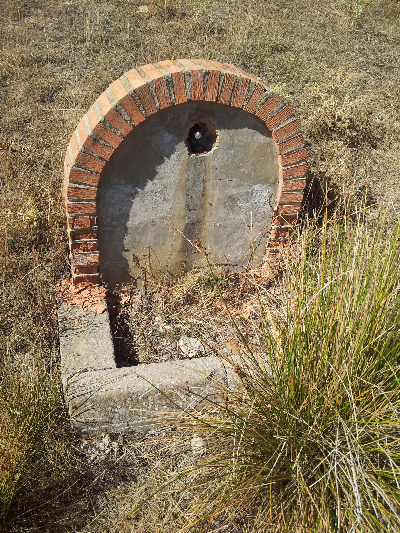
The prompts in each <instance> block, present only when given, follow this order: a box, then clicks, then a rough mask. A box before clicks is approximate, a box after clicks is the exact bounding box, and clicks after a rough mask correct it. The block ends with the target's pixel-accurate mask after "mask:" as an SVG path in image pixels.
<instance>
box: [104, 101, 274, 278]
mask: <svg viewBox="0 0 400 533" xmlns="http://www.w3.org/2000/svg"><path fill="white" fill-rule="evenodd" d="M207 120H213V121H214V122H215V124H216V127H217V130H218V131H219V133H218V140H217V143H216V146H215V148H214V149H213V150H212V151H210V152H208V153H207V154H202V155H189V151H188V148H187V145H186V144H185V135H186V133H187V131H188V128H189V127H190V126H191V125H192V124H194V123H195V122H197V121H207ZM278 174H279V170H278V158H277V154H276V151H275V146H274V141H273V140H272V138H271V134H270V132H269V130H268V129H267V128H266V126H265V124H264V123H263V122H261V120H259V119H258V118H257V117H256V116H254V115H250V114H248V113H246V112H245V111H243V110H241V109H237V108H233V107H230V106H226V105H222V104H216V103H209V102H188V103H186V104H181V105H179V106H176V107H171V108H168V109H165V110H163V111H159V112H158V113H156V114H155V115H152V116H150V117H149V118H147V120H146V121H145V122H143V123H141V124H140V125H138V126H137V127H136V128H134V130H133V131H132V132H131V133H130V134H129V135H128V136H127V138H126V139H125V140H124V142H123V143H121V145H120V146H119V147H118V148H117V149H116V150H115V152H114V154H113V155H112V156H111V158H110V160H109V161H108V163H107V165H106V166H105V168H104V170H103V172H102V175H101V178H100V182H99V190H98V197H97V198H98V200H97V202H98V203H97V212H98V225H99V252H100V273H101V274H102V277H103V281H104V282H105V283H107V284H109V285H110V286H115V285H116V284H122V283H125V282H128V281H129V280H130V279H131V278H132V277H138V276H140V273H141V271H140V269H139V268H138V266H137V264H138V262H139V263H140V264H142V265H145V264H146V263H148V262H149V261H150V262H151V264H152V266H153V267H155V268H157V269H160V270H167V271H170V272H173V273H177V272H179V271H180V270H182V269H188V268H190V267H193V266H195V265H197V264H204V256H202V255H201V254H198V253H192V252H193V251H194V248H193V247H192V246H191V245H190V243H188V242H187V240H186V239H185V237H186V238H187V239H189V240H191V241H193V240H197V239H198V240H200V241H201V243H202V244H203V246H205V248H206V249H207V250H208V251H209V252H210V257H211V259H212V261H215V262H218V263H225V262H228V263H234V264H240V265H243V264H246V263H247V262H248V260H249V259H250V256H251V253H252V248H253V249H254V247H252V238H254V239H255V241H256V242H257V244H258V246H259V253H260V254H261V255H262V253H263V251H264V249H265V244H266V239H267V236H268V232H269V228H270V221H271V216H272V210H273V207H274V205H275V203H276V197H277V192H278ZM249 230H250V231H249Z"/></svg>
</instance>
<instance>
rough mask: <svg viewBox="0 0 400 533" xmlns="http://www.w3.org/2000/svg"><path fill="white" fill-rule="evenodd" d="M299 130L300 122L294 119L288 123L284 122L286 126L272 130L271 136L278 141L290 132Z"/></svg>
mask: <svg viewBox="0 0 400 533" xmlns="http://www.w3.org/2000/svg"><path fill="white" fill-rule="evenodd" d="M299 130H300V122H299V121H298V120H297V119H296V120H293V121H292V122H289V124H286V126H282V128H279V129H278V130H274V131H273V132H272V138H273V139H274V141H276V142H279V141H280V140H282V139H284V138H285V137H287V136H288V135H291V134H292V133H296V132H297V131H299Z"/></svg>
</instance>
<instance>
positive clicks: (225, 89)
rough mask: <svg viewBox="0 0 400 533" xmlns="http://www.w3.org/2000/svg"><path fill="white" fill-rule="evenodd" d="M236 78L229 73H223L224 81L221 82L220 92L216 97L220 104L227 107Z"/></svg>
mask: <svg viewBox="0 0 400 533" xmlns="http://www.w3.org/2000/svg"><path fill="white" fill-rule="evenodd" d="M235 79H236V76H235V74H233V73H231V72H225V73H224V80H223V82H222V87H221V92H220V94H219V97H218V102H219V103H220V104H225V105H229V102H230V101H231V96H232V90H233V86H234V84H235Z"/></svg>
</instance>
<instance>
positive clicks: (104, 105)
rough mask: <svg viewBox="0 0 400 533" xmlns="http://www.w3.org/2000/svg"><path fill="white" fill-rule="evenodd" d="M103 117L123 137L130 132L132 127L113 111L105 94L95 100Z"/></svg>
mask: <svg viewBox="0 0 400 533" xmlns="http://www.w3.org/2000/svg"><path fill="white" fill-rule="evenodd" d="M97 103H98V104H99V107H100V111H101V113H102V115H103V117H104V118H105V119H106V120H107V122H109V123H110V124H111V125H112V126H114V128H115V129H116V130H118V131H119V132H120V133H121V134H122V135H123V136H124V137H126V136H127V135H128V133H130V132H131V131H132V129H133V128H132V126H131V125H130V124H129V123H128V122H126V120H125V119H123V118H122V117H121V115H120V114H119V113H118V112H117V111H116V110H115V109H114V107H113V105H112V104H111V102H110V99H109V98H108V96H107V94H106V93H105V92H104V93H102V94H101V95H100V96H99V97H98V98H97Z"/></svg>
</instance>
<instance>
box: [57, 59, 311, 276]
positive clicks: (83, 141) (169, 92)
mask: <svg viewBox="0 0 400 533" xmlns="http://www.w3.org/2000/svg"><path fill="white" fill-rule="evenodd" d="M187 101H206V102H217V103H220V104H225V105H231V106H233V107H237V108H241V109H243V110H244V111H246V112H248V113H251V114H254V115H256V116H257V117H258V118H259V119H260V120H261V121H263V122H264V123H265V125H266V127H267V128H268V129H269V130H270V131H271V132H272V137H273V139H274V141H275V147H276V152H277V156H278V162H279V186H278V195H277V205H276V206H274V207H275V211H274V217H273V220H272V226H271V232H270V238H269V243H268V247H269V248H272V249H273V248H276V247H277V246H278V245H279V244H281V243H284V242H285V241H286V240H287V238H288V235H289V232H290V229H291V227H292V225H293V224H295V223H296V220H297V216H298V213H299V211H300V207H301V202H302V199H303V191H304V187H305V181H306V180H305V177H306V173H307V164H306V150H305V147H304V139H303V136H302V134H301V130H300V123H299V121H298V120H297V119H296V118H295V116H294V115H293V112H292V110H291V109H290V107H289V106H288V105H286V104H285V103H284V102H283V101H282V99H281V98H280V96H278V95H277V94H275V93H273V92H272V91H271V90H270V89H269V88H268V87H267V86H266V85H264V84H263V83H261V82H260V81H259V80H257V79H256V78H255V77H253V76H251V75H250V74H246V73H245V72H243V71H242V70H240V69H238V68H236V67H235V66H233V65H230V64H222V63H218V62H217V61H205V60H202V59H193V60H189V59H179V60H176V61H160V62H159V63H154V64H148V65H144V66H142V67H140V68H138V69H137V70H135V69H133V70H130V71H128V72H125V74H123V75H122V76H121V78H119V79H118V80H116V81H114V82H113V83H112V84H111V85H110V86H109V87H108V89H106V90H105V91H104V92H103V93H102V94H101V95H100V96H99V98H98V99H97V100H96V102H95V103H94V104H93V105H92V107H91V108H90V109H89V110H88V112H87V113H86V115H84V117H83V118H82V119H81V121H80V122H79V124H78V126H77V128H76V130H75V131H74V133H73V135H72V137H71V140H70V142H69V145H68V148H67V152H66V156H65V163H64V197H65V203H66V210H67V219H68V233H69V243H70V251H71V268H72V276H73V280H74V283H75V284H78V283H80V282H92V283H99V282H100V278H99V253H98V246H97V220H96V196H97V184H98V181H99V178H100V175H101V172H102V170H103V168H104V166H105V165H106V163H107V161H108V160H109V159H110V157H111V155H112V154H113V152H114V150H115V149H116V148H117V147H118V146H119V144H120V143H121V142H123V140H124V138H125V137H126V136H127V135H128V134H129V133H130V132H131V131H132V129H133V128H134V127H135V126H137V125H138V124H140V122H142V121H144V120H145V119H146V118H147V117H148V116H150V115H152V114H153V113H156V112H157V111H159V110H161V109H165V108H167V107H169V106H172V105H177V104H182V103H184V102H187Z"/></svg>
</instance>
